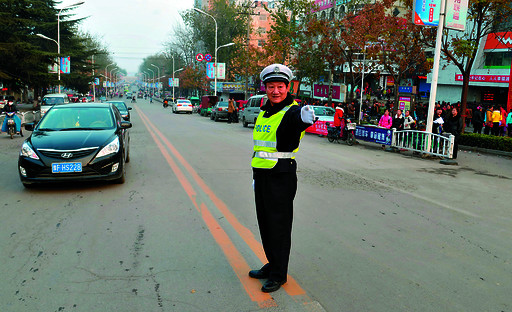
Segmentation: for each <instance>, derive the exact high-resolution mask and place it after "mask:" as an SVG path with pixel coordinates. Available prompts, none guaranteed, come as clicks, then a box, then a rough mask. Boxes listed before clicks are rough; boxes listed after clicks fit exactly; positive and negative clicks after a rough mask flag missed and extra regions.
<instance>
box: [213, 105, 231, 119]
mask: <svg viewBox="0 0 512 312" xmlns="http://www.w3.org/2000/svg"><path fill="white" fill-rule="evenodd" d="M228 104H229V103H228V102H218V103H217V104H215V106H214V107H212V112H211V114H210V119H211V120H215V121H219V120H220V119H221V118H222V119H227V118H228Z"/></svg>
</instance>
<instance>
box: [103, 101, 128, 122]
mask: <svg viewBox="0 0 512 312" xmlns="http://www.w3.org/2000/svg"><path fill="white" fill-rule="evenodd" d="M107 103H112V104H114V106H115V107H117V109H118V110H119V113H121V117H123V119H124V120H126V121H130V111H131V110H132V108H131V107H128V106H126V103H125V102H123V101H108V102H107Z"/></svg>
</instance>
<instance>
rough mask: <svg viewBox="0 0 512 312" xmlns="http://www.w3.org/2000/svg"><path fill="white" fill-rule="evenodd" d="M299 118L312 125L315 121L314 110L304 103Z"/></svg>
mask: <svg viewBox="0 0 512 312" xmlns="http://www.w3.org/2000/svg"><path fill="white" fill-rule="evenodd" d="M300 118H301V119H302V122H303V123H307V124H311V125H312V124H314V123H315V111H314V110H313V109H312V108H311V107H310V106H309V105H306V106H304V107H303V108H302V109H301V110H300Z"/></svg>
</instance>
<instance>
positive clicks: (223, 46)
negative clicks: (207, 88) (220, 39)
mask: <svg viewBox="0 0 512 312" xmlns="http://www.w3.org/2000/svg"><path fill="white" fill-rule="evenodd" d="M234 44H235V43H234V42H230V43H226V44H225V45H221V46H220V47H218V48H217V49H215V95H217V74H218V72H217V51H218V50H220V49H221V48H226V47H230V46H232V45H234Z"/></svg>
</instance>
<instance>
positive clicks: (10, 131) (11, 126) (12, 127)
mask: <svg viewBox="0 0 512 312" xmlns="http://www.w3.org/2000/svg"><path fill="white" fill-rule="evenodd" d="M5 115H6V116H5V118H6V119H7V135H9V136H11V139H14V135H15V134H16V121H14V116H15V115H16V113H15V112H6V113H5ZM20 135H21V136H23V132H22V131H21V128H20Z"/></svg>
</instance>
